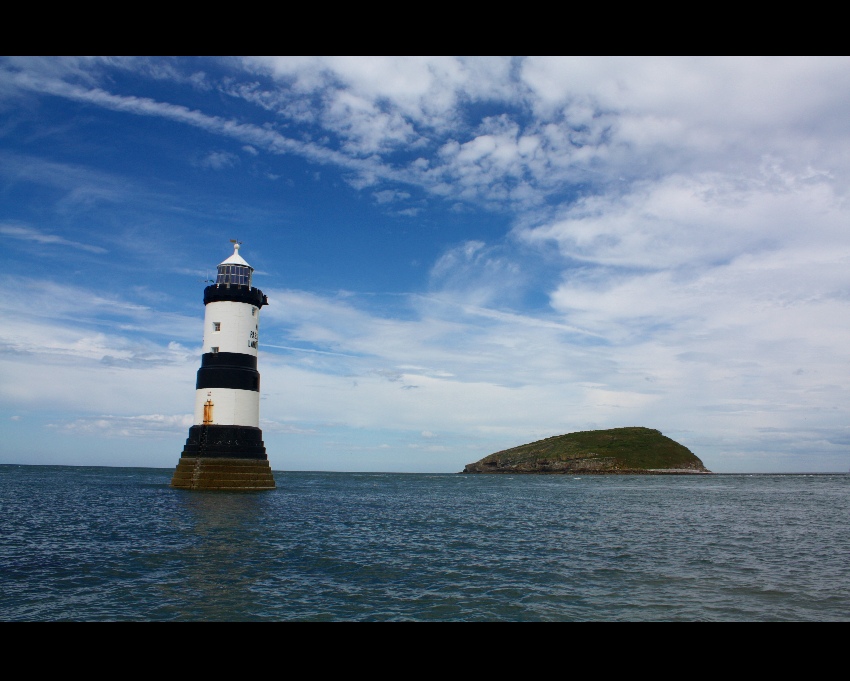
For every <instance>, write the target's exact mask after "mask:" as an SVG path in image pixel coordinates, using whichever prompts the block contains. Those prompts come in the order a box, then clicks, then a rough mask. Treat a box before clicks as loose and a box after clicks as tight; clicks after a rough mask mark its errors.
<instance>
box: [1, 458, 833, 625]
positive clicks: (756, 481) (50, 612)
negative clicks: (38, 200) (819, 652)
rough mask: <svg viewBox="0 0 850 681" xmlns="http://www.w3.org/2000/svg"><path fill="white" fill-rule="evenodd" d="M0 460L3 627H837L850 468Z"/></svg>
mask: <svg viewBox="0 0 850 681" xmlns="http://www.w3.org/2000/svg"><path fill="white" fill-rule="evenodd" d="M172 472H173V469H147V468H94V467H92V468H88V467H63V466H15V465H5V466H0V520H2V524H1V525H0V620H2V621H468V622H474V621H516V622H520V621H847V620H848V619H850V475H843V474H836V475H808V476H807V475H706V476H595V477H594V476H587V477H580V476H575V477H573V476H568V475H552V476H532V475H528V476H502V475H498V476H497V475H459V474H439V475H428V474H381V473H306V472H285V471H284V472H280V471H278V472H276V473H275V479H276V481H277V489H276V490H274V491H269V492H257V493H244V492H243V493H229V492H189V491H179V490H173V489H171V488H170V487H169V486H168V483H169V482H170V479H171V474H172Z"/></svg>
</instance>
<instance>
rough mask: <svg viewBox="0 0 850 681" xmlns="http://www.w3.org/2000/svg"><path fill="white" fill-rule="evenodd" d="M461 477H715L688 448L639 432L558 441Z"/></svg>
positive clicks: (475, 466) (488, 459)
mask: <svg viewBox="0 0 850 681" xmlns="http://www.w3.org/2000/svg"><path fill="white" fill-rule="evenodd" d="M461 473H570V474H581V475H591V474H592V475H695V474H697V475H698V474H707V473H711V471H710V470H708V469H707V468H706V467H705V466H704V465H703V463H702V461H700V459H699V458H698V457H697V456H696V455H695V454H694V453H693V452H692V451H691V450H690V449H688V448H687V447H685V446H684V445H681V444H679V443H678V442H676V441H675V440H671V439H670V438H669V437H666V436H665V435H662V434H661V431H659V430H655V429H653V428H643V427H640V426H635V427H628V428H609V429H607V430H585V431H581V432H578V433H567V434H566V435H554V436H552V437H547V438H546V439H544V440H538V441H537V442H531V443H529V444H526V445H520V446H518V447H512V448H511V449H505V450H502V451H500V452H496V453H494V454H490V455H488V456H485V457H484V458H483V459H480V460H479V461H476V462H475V463H470V464H467V465H466V467H465V468H464V469H463V470H462V471H461Z"/></svg>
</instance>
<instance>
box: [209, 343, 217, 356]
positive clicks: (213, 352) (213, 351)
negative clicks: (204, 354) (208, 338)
mask: <svg viewBox="0 0 850 681" xmlns="http://www.w3.org/2000/svg"><path fill="white" fill-rule="evenodd" d="M210 352H211V353H212V354H214V355H215V354H217V353H218V347H217V346H215V345H213V346H212V347H211V348H210Z"/></svg>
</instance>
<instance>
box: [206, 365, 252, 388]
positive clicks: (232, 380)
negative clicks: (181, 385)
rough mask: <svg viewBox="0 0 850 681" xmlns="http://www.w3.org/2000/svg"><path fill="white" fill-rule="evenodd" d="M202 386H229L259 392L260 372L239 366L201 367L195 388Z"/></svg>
mask: <svg viewBox="0 0 850 681" xmlns="http://www.w3.org/2000/svg"><path fill="white" fill-rule="evenodd" d="M202 388H231V389H233V390H254V391H256V392H260V372H259V371H257V370H256V369H241V368H239V367H209V368H204V367H201V368H200V369H198V380H197V381H196V382H195V390H201V389H202Z"/></svg>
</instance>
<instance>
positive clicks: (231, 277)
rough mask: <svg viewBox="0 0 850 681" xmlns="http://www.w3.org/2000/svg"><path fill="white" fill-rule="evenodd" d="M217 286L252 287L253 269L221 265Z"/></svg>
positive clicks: (242, 266)
mask: <svg viewBox="0 0 850 681" xmlns="http://www.w3.org/2000/svg"><path fill="white" fill-rule="evenodd" d="M215 283H216V284H236V285H238V286H250V285H251V268H250V267H245V266H244V265H219V266H218V276H217V277H216V280H215Z"/></svg>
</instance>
